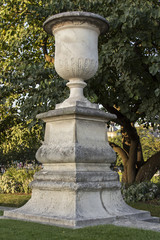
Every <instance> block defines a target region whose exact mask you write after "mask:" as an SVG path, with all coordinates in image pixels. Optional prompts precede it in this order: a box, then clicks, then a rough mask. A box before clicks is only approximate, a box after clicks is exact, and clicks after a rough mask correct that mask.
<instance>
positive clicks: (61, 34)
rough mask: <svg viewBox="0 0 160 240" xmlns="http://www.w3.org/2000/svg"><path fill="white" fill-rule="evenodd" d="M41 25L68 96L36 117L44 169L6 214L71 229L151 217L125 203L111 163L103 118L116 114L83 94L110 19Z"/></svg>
mask: <svg viewBox="0 0 160 240" xmlns="http://www.w3.org/2000/svg"><path fill="white" fill-rule="evenodd" d="M44 28H45V30H46V31H47V32H48V33H53V34H54V35H55V41H56V49H55V66H56V70H57V72H58V74H59V75H60V76H62V77H63V78H64V79H67V80H69V83H68V84H67V85H68V86H69V88H70V97H69V98H68V99H67V100H65V101H64V102H63V103H61V104H60V105H57V106H56V108H57V109H56V110H53V111H49V112H47V113H42V114H39V115H38V118H40V119H42V120H43V121H45V122H46V130H45V138H44V143H43V145H42V146H41V147H40V149H39V150H38V151H37V154H36V157H37V159H38V161H40V162H41V163H43V166H44V168H43V169H42V170H41V171H40V172H38V173H36V174H35V176H34V181H33V182H32V183H31V187H32V197H31V199H30V200H29V202H28V203H27V204H26V205H25V206H23V207H21V208H19V209H15V210H13V211H5V212H4V215H5V216H6V217H8V218H16V219H23V220H28V221H36V222H41V223H46V224H53V225H60V226H67V227H72V228H77V227H84V226H90V225H99V224H107V223H113V222H114V221H115V220H116V219H122V220H123V219H124V218H125V217H126V218H133V219H148V218H150V213H149V212H146V211H139V210H136V209H133V208H131V207H129V206H128V205H126V204H125V202H124V201H123V199H122V196H121V191H120V183H119V181H118V174H117V173H114V172H112V171H111V169H110V167H109V166H110V163H111V162H113V161H115V157H116V155H115V153H114V152H113V150H112V148H111V147H110V146H109V144H108V140H107V134H106V122H107V121H109V120H111V119H113V118H115V116H114V115H112V114H109V113H105V112H103V111H100V110H98V106H97V105H94V104H91V103H90V102H89V101H88V100H87V99H86V98H85V97H84V96H83V88H84V87H85V86H86V83H85V82H84V80H87V79H88V78H91V77H92V76H93V75H94V74H95V72H96V71H97V68H98V48H97V47H98V35H99V34H100V32H101V33H102V32H104V31H106V30H108V23H107V22H106V20H105V19H104V18H102V17H100V16H99V15H95V14H91V13H82V12H74V13H63V14H60V15H56V16H53V17H50V18H49V19H48V20H47V21H46V22H45V23H44Z"/></svg>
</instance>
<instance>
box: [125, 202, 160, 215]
mask: <svg viewBox="0 0 160 240" xmlns="http://www.w3.org/2000/svg"><path fill="white" fill-rule="evenodd" d="M129 205H130V206H131V207H133V208H137V209H140V210H146V211H149V212H150V213H151V215H152V216H155V217H160V203H159V205H158V204H157V203H154V202H153V203H152V202H151V203H144V202H136V203H130V204H129Z"/></svg>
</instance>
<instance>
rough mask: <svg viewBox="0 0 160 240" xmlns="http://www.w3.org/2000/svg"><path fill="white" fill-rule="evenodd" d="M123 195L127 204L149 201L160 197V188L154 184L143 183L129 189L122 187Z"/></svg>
mask: <svg viewBox="0 0 160 240" xmlns="http://www.w3.org/2000/svg"><path fill="white" fill-rule="evenodd" d="M121 190H122V195H123V198H124V200H125V201H126V202H138V201H143V202H145V201H148V200H152V199H155V198H156V197H158V195H159V188H158V186H157V185H156V184H154V183H152V182H142V183H139V184H133V185H131V186H129V187H127V188H126V187H125V185H122V189H121Z"/></svg>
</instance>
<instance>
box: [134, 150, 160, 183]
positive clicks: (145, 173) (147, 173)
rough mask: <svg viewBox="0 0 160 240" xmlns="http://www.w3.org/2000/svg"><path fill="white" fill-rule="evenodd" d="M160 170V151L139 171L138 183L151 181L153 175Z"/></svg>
mask: <svg viewBox="0 0 160 240" xmlns="http://www.w3.org/2000/svg"><path fill="white" fill-rule="evenodd" d="M159 169H160V151H159V152H157V153H155V154H154V155H153V156H151V157H150V158H149V159H148V160H147V161H146V162H145V164H144V165H143V166H141V168H140V169H139V171H138V173H137V176H136V182H143V181H150V179H151V178H152V177H153V175H154V174H155V173H156V172H157V171H158V170H159Z"/></svg>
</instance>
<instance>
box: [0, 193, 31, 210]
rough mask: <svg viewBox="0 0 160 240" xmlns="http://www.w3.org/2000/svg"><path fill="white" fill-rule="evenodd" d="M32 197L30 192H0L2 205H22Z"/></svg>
mask: <svg viewBox="0 0 160 240" xmlns="http://www.w3.org/2000/svg"><path fill="white" fill-rule="evenodd" d="M30 198H31V195H30V194H26V195H25V194H23V195H22V194H0V206H6V207H21V206H23V205H24V204H25V203H26V202H27V201H28V200H29V199H30Z"/></svg>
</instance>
